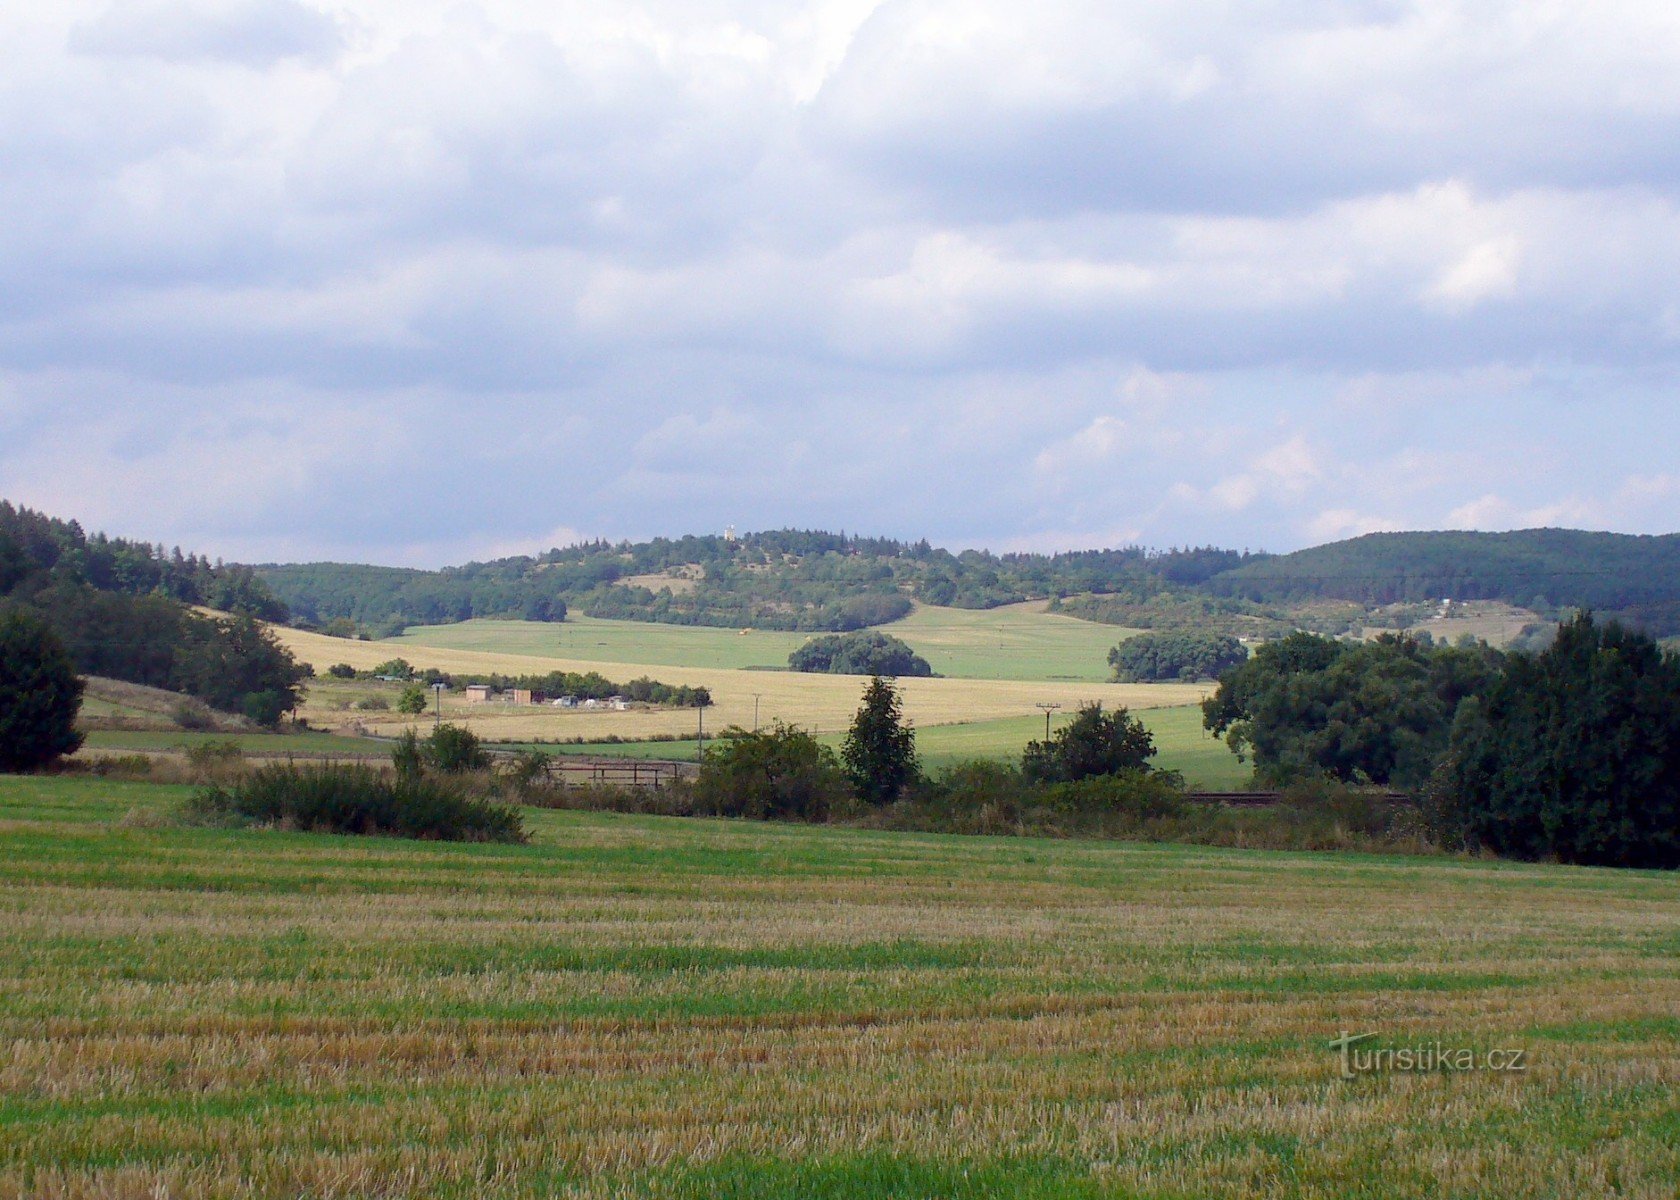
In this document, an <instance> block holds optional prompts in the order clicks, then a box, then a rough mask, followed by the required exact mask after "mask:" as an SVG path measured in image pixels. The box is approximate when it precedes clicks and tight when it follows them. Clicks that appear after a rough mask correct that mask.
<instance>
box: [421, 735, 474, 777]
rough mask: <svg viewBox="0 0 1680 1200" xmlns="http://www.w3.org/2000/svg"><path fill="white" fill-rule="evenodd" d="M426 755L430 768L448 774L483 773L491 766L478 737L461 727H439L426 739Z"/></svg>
mask: <svg viewBox="0 0 1680 1200" xmlns="http://www.w3.org/2000/svg"><path fill="white" fill-rule="evenodd" d="M424 754H425V758H426V763H427V765H428V766H430V767H433V768H434V769H436V770H439V771H444V772H446V773H448V774H460V773H461V772H463V771H482V770H484V769H485V768H487V767H488V766H489V765H490V755H489V754H488V753H486V751H485V749H484V746H483V743H481V742H480V741H479V740H478V735H477V734H476V733H474V732H473V731H472V730H470V729H465V728H462V727H461V726H459V725H439V726H438V727H437V728H436V729H434V730H432V733H431V736H430V737H428V738H427V739H426V742H425V747H424Z"/></svg>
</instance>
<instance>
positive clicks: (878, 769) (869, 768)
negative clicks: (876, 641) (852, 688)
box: [840, 675, 921, 804]
mask: <svg viewBox="0 0 1680 1200" xmlns="http://www.w3.org/2000/svg"><path fill="white" fill-rule="evenodd" d="M840 759H841V761H842V762H844V763H845V765H846V778H847V779H848V780H849V781H850V782H851V785H852V789H853V790H854V791H856V792H857V794H858V796H859V797H860V798H861V799H863V800H867V801H868V802H869V803H871V804H890V803H892V802H893V801H894V800H896V799H898V798H899V796H901V795H902V794H903V793H904V789H905V788H906V787H907V786H909V784H910V783H911V781H913V780H914V779H915V778H916V776H917V774H918V773H919V772H920V771H921V763H920V762H919V761H918V759H917V757H916V731H915V730H914V729H912V728H911V727H910V725H909V723H908V722H906V721H905V719H904V705H903V701H902V700H901V699H900V698H899V694H898V690H897V689H896V688H894V687H893V685H892V684H891V683H890V682H889V681H887V680H885V679H883V678H881V676H879V675H875V676H872V677H871V678H870V680H869V686H868V687H866V688H864V689H863V704H862V705H861V706H860V707H859V708H858V710H857V716H855V717H853V718H852V728H851V730H850V731H849V732H848V733H847V734H846V741H845V743H844V744H843V745H842V746H841V748H840Z"/></svg>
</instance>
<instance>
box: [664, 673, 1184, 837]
mask: <svg viewBox="0 0 1680 1200" xmlns="http://www.w3.org/2000/svg"><path fill="white" fill-rule="evenodd" d="M1154 753H1155V744H1154V740H1153V738H1152V737H1151V736H1150V734H1149V731H1148V730H1147V729H1145V728H1144V727H1143V724H1142V723H1141V722H1140V721H1138V720H1137V718H1135V717H1133V716H1132V715H1131V714H1130V713H1128V712H1127V711H1126V710H1125V709H1124V708H1120V709H1115V710H1113V711H1105V710H1104V708H1103V706H1102V705H1101V704H1095V703H1094V704H1087V705H1083V706H1081V707H1080V709H1079V710H1078V712H1076V713H1075V714H1074V717H1073V719H1072V720H1071V721H1069V722H1067V723H1066V724H1065V725H1064V726H1063V727H1062V728H1061V729H1058V730H1057V731H1056V732H1055V733H1054V734H1052V735H1051V736H1050V737H1048V738H1047V739H1046V740H1044V741H1041V742H1040V741H1035V742H1032V743H1030V744H1029V745H1028V746H1027V748H1026V751H1025V752H1024V753H1023V755H1022V758H1021V764H1020V780H1021V783H1022V786H1023V787H1024V788H1026V789H1029V790H1030V789H1033V788H1040V787H1051V786H1055V785H1059V784H1076V783H1079V782H1081V781H1083V780H1087V779H1091V778H1094V777H1104V776H1120V775H1126V774H1143V773H1147V772H1148V771H1149V770H1150V764H1149V760H1150V758H1152V757H1153V756H1154ZM697 786H698V790H699V797H700V800H701V803H702V805H703V807H704V808H705V810H706V811H710V812H718V813H727V814H730V815H734V816H744V817H753V818H757V819H764V820H778V819H780V820H826V819H827V818H828V817H829V816H831V815H832V814H833V813H834V812H835V811H836V809H837V808H839V807H840V806H841V805H843V804H845V803H849V802H852V801H860V802H862V803H864V804H868V805H873V806H877V807H880V806H885V805H888V804H891V803H893V802H894V801H897V800H899V799H901V798H902V797H904V796H906V795H907V794H910V793H913V792H916V791H918V790H924V789H926V788H927V786H928V784H927V781H926V780H925V779H924V777H923V774H922V766H921V760H920V757H919V756H918V754H917V751H916V735H915V730H914V728H913V727H912V726H911V725H910V723H909V722H908V721H906V720H905V718H904V708H903V701H902V698H901V697H900V695H899V692H898V690H897V688H896V687H895V686H894V685H893V683H892V682H891V681H890V680H886V679H883V678H881V677H879V676H876V677H875V678H872V679H871V680H870V681H869V683H868V685H867V686H866V687H865V688H864V692H863V700H862V703H861V705H860V706H859V708H858V711H857V715H856V716H855V717H854V718H853V721H852V724H851V728H850V729H849V730H848V731H847V734H846V737H845V740H844V741H843V742H842V744H841V748H840V752H839V754H836V753H835V752H834V751H833V750H832V749H830V748H829V747H828V746H825V745H823V744H822V743H821V742H819V741H818V740H817V739H816V737H815V736H814V735H813V734H811V733H810V732H808V731H806V730H803V729H800V728H799V727H798V726H794V725H788V724H785V723H783V722H780V721H778V722H776V723H775V724H774V725H773V726H772V727H771V728H769V729H767V730H762V731H757V732H751V733H749V732H746V731H744V730H739V729H733V730H730V731H728V736H726V737H725V738H723V739H720V741H719V743H718V746H717V748H715V749H714V750H713V751H711V753H709V754H708V755H707V758H706V762H705V765H704V767H703V768H702V770H701V773H700V780H699V783H698V785H697Z"/></svg>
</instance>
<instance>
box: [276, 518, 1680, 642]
mask: <svg viewBox="0 0 1680 1200" xmlns="http://www.w3.org/2000/svg"><path fill="white" fill-rule="evenodd" d="M256 570H257V574H258V576H259V577H260V578H261V579H262V580H263V581H265V582H266V583H267V584H268V585H269V586H270V587H271V588H272V589H273V591H274V593H275V595H277V596H278V597H279V598H280V599H281V600H283V601H285V603H286V604H288V605H290V606H291V608H292V609H293V611H294V612H295V613H296V614H297V616H298V618H299V619H300V620H302V621H305V622H308V623H311V624H314V625H325V624H327V623H328V622H331V621H334V620H345V621H350V622H353V623H354V624H355V625H357V626H359V627H360V628H362V629H363V630H366V631H372V632H374V633H375V634H384V633H389V632H391V631H393V630H395V629H398V628H401V627H402V626H404V625H409V624H436V623H440V622H450V621H460V620H466V619H468V618H470V617H521V618H525V619H528V620H563V619H564V617H565V615H566V613H567V612H568V611H569V610H577V611H581V612H584V613H587V614H589V615H591V616H598V617H612V618H619V619H630V620H644V621H658V622H664V623H667V624H677V625H708V626H720V627H731V628H748V627H753V628H761V629H783V630H798V631H808V632H833V633H840V632H847V631H851V630H856V629H863V628H867V627H870V626H875V625H882V624H887V623H890V622H892V621H895V620H897V619H899V618H900V617H902V616H904V615H905V614H906V613H908V612H909V611H910V608H911V603H912V601H915V600H919V601H921V602H923V603H925V604H935V605H944V606H953V607H957V608H971V609H983V608H993V607H997V606H999V605H1003V604H1012V603H1016V602H1018V601H1023V600H1031V599H1049V600H1050V601H1051V605H1052V608H1053V609H1055V610H1057V611H1061V612H1065V613H1067V614H1068V615H1070V616H1078V617H1082V618H1085V619H1087V620H1094V621H1104V622H1108V623H1111V624H1117V625H1126V626H1130V627H1133V628H1140V629H1149V630H1153V631H1155V632H1158V633H1180V632H1189V631H1197V632H1218V633H1224V634H1231V635H1240V636H1245V637H1278V636H1282V635H1283V634H1286V633H1288V632H1290V631H1291V630H1293V629H1295V628H1297V627H1301V626H1303V625H1304V626H1306V627H1308V628H1311V629H1313V630H1314V631H1316V632H1322V633H1331V634H1334V633H1340V632H1343V631H1345V630H1346V629H1347V628H1349V627H1350V626H1352V625H1356V624H1358V623H1359V619H1360V616H1361V615H1362V612H1363V609H1364V608H1366V607H1370V606H1374V605H1388V604H1397V603H1424V602H1432V603H1433V602H1439V600H1440V599H1441V598H1442V597H1451V598H1453V599H1454V600H1502V601H1505V602H1507V603H1510V604H1514V605H1517V606H1520V607H1527V608H1533V609H1536V610H1537V611H1539V612H1541V613H1543V614H1546V615H1548V616H1556V615H1564V613H1565V610H1572V609H1574V608H1577V607H1592V608H1595V609H1597V610H1599V611H1602V612H1605V613H1607V614H1613V615H1615V616H1617V617H1619V618H1621V619H1623V620H1624V621H1628V622H1631V623H1634V624H1638V625H1640V626H1642V627H1645V628H1648V629H1651V630H1652V631H1653V632H1656V633H1658V634H1659V635H1662V634H1668V633H1680V535H1670V536H1665V537H1631V536H1627V535H1622V534H1609V533H1582V532H1578V531H1573V530H1555V529H1541V530H1525V531H1520V532H1517V533H1391V534H1371V535H1368V536H1366V537H1362V538H1354V539H1352V540H1349V541H1344V542H1337V543H1333V544H1331V545H1327V546H1320V547H1316V548H1315V549H1312V550H1303V551H1300V552H1298V553H1295V554H1289V555H1283V556H1272V555H1265V554H1255V553H1250V552H1248V551H1238V550H1224V549H1218V548H1215V547H1185V548H1172V549H1167V550H1153V549H1148V548H1145V547H1141V546H1129V547H1121V548H1118V549H1108V550H1089V551H1079V552H1073V553H1064V554H1001V555H999V554H993V553H990V552H989V551H984V550H964V551H962V552H961V553H952V552H951V551H949V550H943V549H939V548H936V547H934V546H932V545H930V544H929V543H928V542H927V541H926V540H922V541H918V542H901V541H895V540H893V539H890V538H872V537H857V536H855V535H849V534H846V533H827V532H824V531H820V530H809V531H807V530H788V529H784V530H771V531H767V532H763V533H749V534H746V535H743V536H742V537H739V538H725V537H712V536H708V537H683V538H674V539H673V538H655V539H653V540H652V541H648V542H606V541H593V542H584V543H581V544H579V545H575V546H569V547H565V548H557V549H553V550H549V551H547V552H546V553H543V554H540V555H536V556H534V557H533V556H522V557H516V558H506V559H499V560H497V561H494V562H488V563H468V564H467V565H466V566H463V567H454V568H450V569H448V570H443V571H411V570H399V569H396V568H389V567H360V566H351V565H345V564H332V563H306V564H299V565H293V566H263V567H259V568H257V569H256ZM1304 604H1310V605H1312V606H1313V607H1314V609H1316V610H1322V611H1313V612H1309V613H1306V614H1303V613H1302V612H1301V611H1300V609H1301V606H1302V605H1304Z"/></svg>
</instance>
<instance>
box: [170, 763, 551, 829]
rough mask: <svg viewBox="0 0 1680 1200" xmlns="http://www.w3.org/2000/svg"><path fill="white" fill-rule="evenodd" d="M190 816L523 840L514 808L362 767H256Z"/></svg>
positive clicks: (450, 786) (449, 786)
mask: <svg viewBox="0 0 1680 1200" xmlns="http://www.w3.org/2000/svg"><path fill="white" fill-rule="evenodd" d="M189 813H190V815H192V816H194V817H196V818H198V819H200V820H205V821H210V822H237V823H247V824H263V825H285V826H290V827H293V828H297V829H303V830H309V831H312V832H319V833H356V834H384V835H388V836H394V837H409V838H424V839H429V840H438V841H451V842H521V841H524V840H525V832H524V825H523V822H522V820H521V818H520V816H519V813H518V812H517V811H515V810H514V809H511V808H508V807H505V806H503V805H499V804H492V803H490V802H488V801H484V800H475V799H473V798H471V797H470V796H468V795H467V794H466V792H464V791H463V790H462V789H461V787H460V786H459V785H458V784H455V783H452V782H451V781H449V780H444V779H438V778H435V777H432V776H425V775H422V776H415V777H401V776H399V777H395V778H393V777H391V776H388V775H385V774H382V773H381V772H379V771H376V770H374V769H373V768H371V767H364V766H345V765H341V764H326V765H321V766H308V767H298V766H292V765H289V764H288V765H277V766H268V767H262V768H260V769H258V770H256V771H253V772H251V773H250V774H248V775H246V776H244V777H243V778H241V779H239V780H237V781H235V782H233V783H231V784H228V785H226V786H222V787H211V788H206V789H204V790H202V791H200V792H199V793H197V794H196V795H195V796H194V797H193V799H192V801H191V802H190V804H189Z"/></svg>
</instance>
